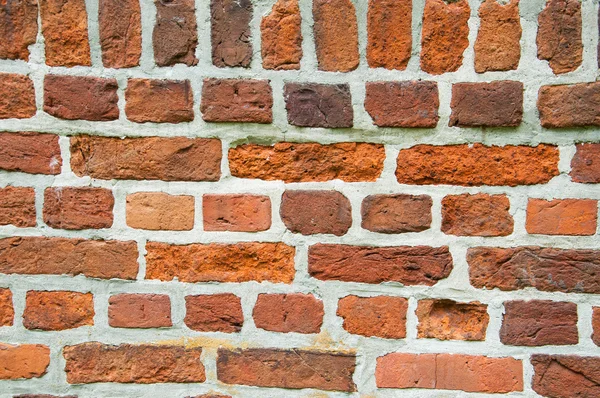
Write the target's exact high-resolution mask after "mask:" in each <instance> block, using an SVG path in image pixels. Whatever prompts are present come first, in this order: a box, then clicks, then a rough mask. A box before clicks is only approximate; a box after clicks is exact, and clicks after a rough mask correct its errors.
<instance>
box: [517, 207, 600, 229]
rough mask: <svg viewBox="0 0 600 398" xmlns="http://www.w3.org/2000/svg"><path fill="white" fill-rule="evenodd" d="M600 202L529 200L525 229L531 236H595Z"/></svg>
mask: <svg viewBox="0 0 600 398" xmlns="http://www.w3.org/2000/svg"><path fill="white" fill-rule="evenodd" d="M597 226H598V201H597V200H590V199H562V200H561V199H556V200H550V201H547V200H543V199H529V202H528V204H527V221H526V224H525V228H526V229H527V232H528V233H530V234H544V235H576V236H577V235H594V234H595V233H596V228H597Z"/></svg>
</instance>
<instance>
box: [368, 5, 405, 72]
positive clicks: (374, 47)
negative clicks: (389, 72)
mask: <svg viewBox="0 0 600 398" xmlns="http://www.w3.org/2000/svg"><path fill="white" fill-rule="evenodd" d="M411 51H412V0H409V1H397V0H370V1H369V10H368V11H367V62H368V63H369V66H370V67H371V68H379V67H383V68H386V69H396V70H404V69H406V67H407V65H408V61H409V60H410V56H411Z"/></svg>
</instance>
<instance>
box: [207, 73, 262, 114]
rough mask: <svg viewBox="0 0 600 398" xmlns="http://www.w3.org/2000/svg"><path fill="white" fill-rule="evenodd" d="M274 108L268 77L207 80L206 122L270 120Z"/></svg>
mask: <svg viewBox="0 0 600 398" xmlns="http://www.w3.org/2000/svg"><path fill="white" fill-rule="evenodd" d="M272 108H273V92H272V90H271V85H270V84H269V81H268V80H244V79H205V80H204V85H203V86H202V104H201V105H200V110H201V111H202V118H203V119H204V120H205V121H207V122H248V123H271V122H272V121H273V111H272Z"/></svg>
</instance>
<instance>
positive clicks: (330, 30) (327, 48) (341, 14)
mask: <svg viewBox="0 0 600 398" xmlns="http://www.w3.org/2000/svg"><path fill="white" fill-rule="evenodd" d="M313 19H314V25H313V33H314V37H315V47H316V51H317V62H318V64H319V70H322V71H327V72H349V71H352V70H354V69H356V68H357V67H358V63H359V55H358V27H357V24H356V10H355V9H354V4H353V3H352V1H350V0H313ZM342 37H343V39H341V38H342Z"/></svg>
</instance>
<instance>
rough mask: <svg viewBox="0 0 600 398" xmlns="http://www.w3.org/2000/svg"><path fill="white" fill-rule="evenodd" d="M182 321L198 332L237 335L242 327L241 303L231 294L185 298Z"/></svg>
mask: <svg viewBox="0 0 600 398" xmlns="http://www.w3.org/2000/svg"><path fill="white" fill-rule="evenodd" d="M183 321H184V322H185V324H186V326H187V327H189V328H190V329H192V330H195V331H198V332H223V333H237V332H239V331H240V330H242V326H243V325H244V314H243V313H242V302H241V300H240V298H239V297H238V296H236V295H235V294H231V293H222V294H211V295H199V296H186V297H185V319H184V320H183Z"/></svg>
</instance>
